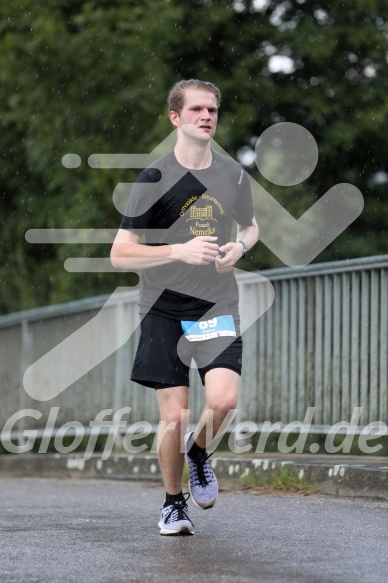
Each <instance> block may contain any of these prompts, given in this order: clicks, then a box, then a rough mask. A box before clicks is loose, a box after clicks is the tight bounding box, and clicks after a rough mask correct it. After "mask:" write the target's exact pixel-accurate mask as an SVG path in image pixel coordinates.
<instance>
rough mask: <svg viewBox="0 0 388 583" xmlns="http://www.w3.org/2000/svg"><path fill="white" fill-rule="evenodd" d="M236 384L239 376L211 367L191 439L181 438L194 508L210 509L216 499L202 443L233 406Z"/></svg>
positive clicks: (209, 439) (215, 482)
mask: <svg viewBox="0 0 388 583" xmlns="http://www.w3.org/2000/svg"><path fill="white" fill-rule="evenodd" d="M239 383H240V375H239V374H238V373H236V372H235V371H232V370H230V369H227V368H214V369H211V370H209V371H208V372H207V373H206V375H205V389H206V407H205V409H204V411H203V413H202V415H201V418H200V420H199V423H198V425H197V429H196V431H195V432H194V438H195V439H194V441H193V440H192V436H191V437H190V434H187V435H186V438H185V442H186V448H187V462H188V465H189V470H190V485H189V489H190V493H191V499H192V501H193V503H194V504H195V505H196V506H198V508H203V509H207V508H212V507H213V506H214V504H215V503H216V500H217V496H218V483H217V478H216V476H215V474H214V471H213V469H212V468H211V465H210V463H209V461H208V457H209V456H208V455H207V453H206V446H208V445H210V443H211V441H212V440H213V437H214V436H215V435H216V433H217V432H218V430H219V429H220V428H221V426H222V423H223V422H224V420H225V418H226V416H227V415H228V413H229V412H230V411H231V410H233V409H235V408H236V405H237V397H238V387H239ZM209 426H210V431H208V428H209ZM225 429H226V427H225Z"/></svg>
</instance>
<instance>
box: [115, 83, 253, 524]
mask: <svg viewBox="0 0 388 583" xmlns="http://www.w3.org/2000/svg"><path fill="white" fill-rule="evenodd" d="M220 99H221V96H220V91H219V89H218V88H217V87H216V86H215V85H213V84H212V83H209V82H205V81H199V80H195V79H190V80H186V81H180V82H178V83H176V84H175V85H174V87H173V88H172V89H171V91H170V93H169V97H168V103H169V117H170V121H171V123H172V125H173V126H174V128H175V130H176V138H177V140H176V146H175V148H174V150H172V151H171V152H169V153H168V154H167V155H165V156H163V157H162V158H161V159H160V160H158V161H157V162H155V163H154V164H152V165H151V166H150V167H149V168H147V169H145V170H144V171H143V172H141V174H140V176H139V178H138V180H137V182H136V184H135V185H134V187H133V189H132V192H131V195H130V198H129V202H128V206H127V210H126V215H125V216H124V217H123V220H122V222H121V226H120V229H119V231H118V233H117V236H116V239H115V241H114V243H113V246H112V250H111V261H112V264H113V266H114V267H115V268H125V269H144V272H143V274H142V283H141V288H140V301H139V306H140V316H141V336H140V341H139V345H138V349H137V353H136V357H135V362H134V365H133V370H132V376H131V379H132V380H133V381H135V382H137V383H139V384H141V385H143V386H145V387H151V388H153V389H155V393H156V398H157V401H158V405H159V411H160V420H161V421H162V422H164V424H165V427H167V426H169V427H170V429H169V430H168V431H166V432H164V434H163V436H162V437H161V438H160V440H159V444H158V455H159V461H160V466H161V470H162V475H163V482H164V486H165V489H166V499H165V501H164V504H163V507H162V510H161V518H160V521H159V528H160V533H161V534H163V535H177V534H194V525H193V523H192V521H191V520H190V518H189V516H188V506H187V499H188V497H189V494H186V495H185V494H183V493H182V472H183V467H184V460H185V457H186V460H187V462H188V465H189V470H190V484H189V490H190V494H191V499H192V501H193V503H194V504H195V505H196V506H197V507H199V508H203V509H208V508H212V507H213V506H214V504H215V503H216V499H217V494H218V485H217V479H216V476H215V474H214V472H213V470H212V468H211V466H210V463H209V461H208V458H209V455H208V453H207V451H206V448H207V447H209V445H210V444H209V443H206V423H204V422H205V421H210V422H211V423H212V437H214V436H215V435H216V434H217V432H218V430H219V428H220V427H221V425H222V422H223V421H224V419H225V418H226V416H227V414H228V412H229V411H231V410H232V409H235V408H236V405H237V398H238V388H239V381H240V375H241V362H242V338H241V336H240V329H239V324H240V320H239V311H238V289H237V284H236V280H235V277H234V275H233V266H234V265H235V263H236V262H237V261H238V260H239V259H240V258H241V257H244V256H245V254H246V252H247V251H248V250H249V249H250V248H251V247H252V246H253V245H254V244H255V243H256V241H257V239H258V226H257V223H256V220H255V218H254V214H253V205H252V198H251V192H250V186H249V179H248V176H247V174H246V172H245V171H244V170H243V169H242V168H241V166H240V165H239V164H238V163H237V162H235V161H234V160H232V159H231V158H229V157H227V156H224V155H222V154H220V153H218V152H216V151H214V150H212V149H211V139H212V138H213V136H214V134H215V131H216V127H217V119H218V107H219V104H220ZM233 221H235V222H236V223H237V241H235V242H232V241H231V232H232V225H233ZM143 235H144V239H141V237H142V236H143ZM192 358H193V359H194V360H195V361H196V363H197V366H198V371H199V374H200V377H201V380H202V383H203V385H204V387H205V396H206V405H205V409H204V411H203V413H202V416H201V419H200V420H199V421H200V422H199V424H198V427H197V429H196V430H195V431H194V432H190V433H186V435H185V437H184V440H183V441H184V443H183V444H182V443H181V442H182V435H184V433H185V431H186V430H187V427H188V423H189V418H188V408H189V393H188V392H189V368H190V362H191V359H192Z"/></svg>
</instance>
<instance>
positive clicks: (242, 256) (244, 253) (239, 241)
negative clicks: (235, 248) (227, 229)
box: [237, 239, 248, 259]
mask: <svg viewBox="0 0 388 583" xmlns="http://www.w3.org/2000/svg"><path fill="white" fill-rule="evenodd" d="M237 243H241V245H242V246H243V249H244V251H243V254H242V255H241V259H243V258H244V257H245V255H246V254H247V253H248V247H247V246H246V245H245V243H244V241H241V239H239V240H238V241H237Z"/></svg>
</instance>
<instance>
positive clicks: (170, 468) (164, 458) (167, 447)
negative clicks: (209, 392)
mask: <svg viewBox="0 0 388 583" xmlns="http://www.w3.org/2000/svg"><path fill="white" fill-rule="evenodd" d="M156 397H157V400H158V404H159V411H160V420H161V421H162V422H163V423H164V424H165V428H166V431H164V430H163V427H162V431H161V432H160V433H159V436H158V454H159V463H160V467H161V469H162V475H163V482H164V486H165V489H166V492H168V493H169V494H178V493H179V492H180V491H181V489H182V473H183V465H184V453H183V451H181V450H182V448H181V437H182V435H184V433H185V430H186V427H187V426H188V423H189V419H188V400H189V398H188V387H183V386H181V387H170V388H166V389H157V390H156ZM169 424H171V425H170V427H168V425H169ZM182 424H183V425H185V426H186V427H185V426H184V427H182Z"/></svg>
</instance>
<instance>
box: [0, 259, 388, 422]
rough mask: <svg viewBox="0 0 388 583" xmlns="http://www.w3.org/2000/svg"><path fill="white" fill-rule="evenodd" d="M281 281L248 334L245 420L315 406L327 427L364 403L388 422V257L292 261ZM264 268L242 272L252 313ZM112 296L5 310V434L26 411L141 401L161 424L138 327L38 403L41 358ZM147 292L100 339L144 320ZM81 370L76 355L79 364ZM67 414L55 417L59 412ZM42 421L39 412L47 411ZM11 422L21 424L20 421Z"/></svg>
mask: <svg viewBox="0 0 388 583" xmlns="http://www.w3.org/2000/svg"><path fill="white" fill-rule="evenodd" d="M260 274H261V275H262V276H264V277H266V278H267V279H269V280H270V281H271V282H272V285H273V286H274V289H275V300H274V303H273V305H272V307H271V308H270V309H269V310H268V311H267V312H266V313H265V314H264V315H263V316H261V317H260V318H259V320H258V321H257V322H256V323H255V325H253V326H251V328H249V330H248V331H247V332H246V333H245V334H244V359H243V376H242V383H241V391H240V399H239V412H238V415H237V417H236V419H235V422H238V421H243V420H244V421H245V420H249V421H253V422H255V423H256V424H258V426H259V427H260V425H261V424H262V423H263V422H264V421H268V420H269V421H271V422H272V423H274V422H277V421H281V422H282V423H290V422H292V421H296V420H298V421H302V420H303V418H304V415H305V412H306V409H307V408H308V407H315V413H314V419H313V424H314V426H315V428H316V430H318V429H320V430H325V431H327V430H328V428H329V427H331V426H332V425H333V424H335V423H337V422H339V421H341V420H350V417H351V415H352V411H353V410H354V409H355V408H356V407H360V408H362V410H361V416H360V420H359V424H360V426H365V425H367V424H368V423H370V422H374V421H383V422H385V423H387V422H388V399H387V393H388V368H387V361H388V256H387V255H385V256H377V257H367V258H362V259H357V260H348V261H337V262H330V263H321V264H314V265H310V266H308V267H304V268H296V269H295V268H281V269H271V270H266V271H263V272H260ZM259 285H260V284H259V283H258V278H257V275H256V274H254V273H245V274H242V275H240V276H239V277H238V286H239V291H240V311H241V318H242V320H244V318H245V316H246V315H247V314H248V313H249V312H251V311H252V309H254V307H255V304H256V303H257V298H258V294H259V293H260V291H259V289H260V288H259ZM106 300H107V297H106V296H100V297H95V298H89V299H85V300H80V301H75V302H68V303H65V304H61V305H56V306H49V307H45V308H39V309H35V310H28V311H25V312H19V313H16V314H11V315H8V316H2V317H0V363H1V376H0V379H1V382H0V397H1V409H0V429H2V428H3V427H4V425H5V423H6V422H7V421H8V422H9V420H10V419H11V418H13V419H16V418H15V417H12V416H15V414H17V412H18V411H26V410H28V409H31V410H35V411H38V412H39V413H40V416H39V418H36V419H35V418H34V417H33V416H27V415H24V416H23V417H21V418H20V420H19V421H18V422H15V423H14V424H13V425H12V428H13V429H14V430H16V429H17V430H18V431H21V430H22V429H26V428H27V429H42V428H44V427H45V424H46V421H47V419H48V418H49V417H50V415H51V417H50V423H52V424H53V425H54V426H55V427H60V426H63V425H64V424H65V423H68V422H69V421H71V422H73V421H77V422H79V423H81V424H83V425H84V426H88V425H89V423H90V421H92V420H94V419H95V417H96V415H97V414H98V413H99V412H101V411H103V410H105V409H112V410H113V412H114V411H117V410H118V409H119V408H121V407H131V413H130V417H129V421H128V422H130V423H135V422H136V421H140V420H147V421H148V422H150V423H151V424H154V425H156V424H157V422H158V411H157V405H156V400H155V396H154V391H153V390H152V389H147V388H144V387H141V386H139V385H136V384H135V383H132V382H131V381H130V380H129V377H130V371H131V366H132V362H133V358H134V353H135V350H136V345H137V340H138V331H136V332H135V333H134V334H133V335H132V337H131V338H130V339H129V340H128V342H126V343H125V345H124V346H123V347H122V348H120V349H118V350H117V351H116V352H115V353H114V354H112V355H110V356H109V357H108V358H106V359H105V360H104V361H103V362H101V363H100V364H98V365H97V366H95V367H94V368H93V369H92V370H90V371H89V372H88V373H87V374H85V375H84V376H83V377H82V378H80V379H79V380H78V381H77V382H75V383H74V384H73V385H72V386H70V387H69V388H68V389H66V391H64V392H63V393H61V394H60V395H58V396H57V397H55V398H54V399H52V400H50V401H39V400H35V399H33V398H31V397H30V396H29V395H28V394H27V393H26V391H25V390H24V388H23V375H24V373H25V371H26V369H27V368H28V366H29V365H31V364H32V363H34V362H35V361H36V360H37V359H39V358H40V357H41V356H42V355H44V354H45V353H46V352H48V351H49V350H50V349H51V348H53V347H54V346H55V345H57V344H58V343H59V342H61V341H62V340H64V339H65V338H66V337H68V336H69V335H70V334H71V333H73V332H74V331H75V330H77V329H78V328H80V327H81V326H82V325H83V324H85V323H87V322H89V321H90V320H91V319H92V318H94V317H95V316H96V314H97V313H98V312H99V311H100V310H101V308H102V306H103V305H104V303H105V302H106ZM136 302H137V291H136V290H135V291H134V290H131V289H130V290H129V291H125V292H122V293H120V294H118V295H117V296H116V299H115V302H114V303H113V304H111V305H110V307H109V309H106V310H105V315H104V318H103V321H102V322H101V331H100V334H99V337H98V338H90V342H106V343H108V342H109V341H110V340H109V339H110V338H112V335H114V334H116V333H117V330H118V329H119V328H120V327H121V328H122V327H123V326H125V325H126V323H129V322H134V321H139V317H138V314H137V312H138V309H137V303H136ZM68 365H69V367H71V362H69V363H68ZM191 380H192V387H191V388H190V405H191V408H192V415H193V420H194V419H196V418H197V417H198V416H199V414H200V411H201V409H202V407H203V404H204V391H203V388H202V386H201V385H200V382H199V378H198V375H197V374H196V371H195V370H193V371H191ZM54 410H55V413H56V415H55V419H53V411H54ZM35 416H37V413H36V414H35ZM8 425H9V423H8Z"/></svg>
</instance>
